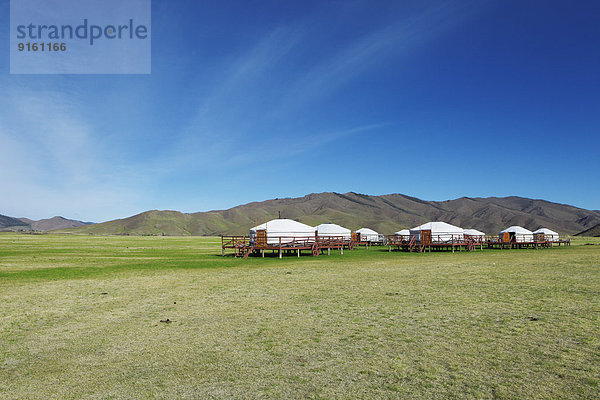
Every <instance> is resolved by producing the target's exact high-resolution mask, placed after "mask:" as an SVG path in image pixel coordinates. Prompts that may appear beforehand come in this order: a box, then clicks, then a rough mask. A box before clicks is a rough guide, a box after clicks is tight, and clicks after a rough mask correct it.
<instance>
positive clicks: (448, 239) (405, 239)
mask: <svg viewBox="0 0 600 400" xmlns="http://www.w3.org/2000/svg"><path fill="white" fill-rule="evenodd" d="M422 239H423V240H416V237H415V236H406V235H389V236H388V238H387V245H388V251H390V252H391V251H392V250H393V249H394V248H395V249H396V250H401V251H408V252H411V253H412V252H418V253H423V252H431V251H452V252H453V253H454V252H455V251H463V250H465V251H472V250H475V249H476V248H479V249H483V243H482V242H477V241H475V240H473V239H472V238H465V237H464V236H458V235H457V236H456V237H454V236H453V235H448V234H444V235H428V236H423V238H422Z"/></svg>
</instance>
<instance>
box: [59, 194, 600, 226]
mask: <svg viewBox="0 0 600 400" xmlns="http://www.w3.org/2000/svg"><path fill="white" fill-rule="evenodd" d="M279 212H281V216H282V217H283V218H291V219H295V220H298V221H300V222H304V223H306V224H309V225H318V224H320V223H325V222H333V223H337V224H340V225H342V226H346V227H348V228H350V229H353V230H354V229H358V228H360V227H369V228H372V229H375V230H376V231H378V232H380V233H384V234H389V233H393V232H395V231H397V230H399V229H402V228H411V227H413V226H416V225H419V224H422V223H424V222H428V221H435V220H440V221H445V222H448V223H451V224H454V225H458V226H461V227H464V228H475V229H478V230H481V231H484V232H487V233H489V234H496V233H497V232H499V231H500V230H501V229H503V228H506V227H508V226H510V225H521V226H524V227H526V228H528V229H531V230H535V229H538V228H540V227H547V228H550V229H553V230H555V231H557V232H560V233H561V234H575V233H578V232H581V231H583V230H585V229H589V228H591V227H593V226H595V225H597V224H600V211H595V210H586V209H582V208H577V207H574V206H571V205H568V204H559V203H553V202H550V201H547V200H543V199H529V198H525V197H519V196H508V197H460V198H458V199H454V200H444V201H426V200H421V199H418V198H416V197H411V196H408V195H404V194H400V193H392V194H385V195H379V196H375V195H366V194H361V193H355V192H348V193H335V192H323V193H311V194H308V195H306V196H303V197H288V198H276V199H272V200H264V201H255V202H250V203H247V204H242V205H238V206H235V207H232V208H229V209H225V210H212V211H205V212H195V213H182V212H179V211H174V210H165V211H161V210H149V211H145V212H143V213H140V214H136V215H133V216H131V217H128V218H123V219H117V220H113V221H107V222H103V223H100V224H94V225H88V226H79V227H76V228H72V229H62V230H60V231H61V232H69V233H82V234H101V235H102V234H112V235H220V234H247V232H248V229H249V228H250V227H252V226H255V225H258V224H260V223H263V222H265V221H268V220H270V219H273V218H277V216H278V214H279Z"/></svg>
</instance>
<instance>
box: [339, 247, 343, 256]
mask: <svg viewBox="0 0 600 400" xmlns="http://www.w3.org/2000/svg"><path fill="white" fill-rule="evenodd" d="M340 253H341V254H342V255H344V246H342V247H340Z"/></svg>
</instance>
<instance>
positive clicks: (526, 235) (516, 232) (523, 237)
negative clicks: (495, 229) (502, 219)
mask: <svg viewBox="0 0 600 400" xmlns="http://www.w3.org/2000/svg"><path fill="white" fill-rule="evenodd" d="M504 233H509V234H510V240H512V241H515V242H520V243H523V242H533V232H531V231H530V230H529V229H525V228H523V227H522V226H518V225H513V226H510V227H508V228H506V229H504V230H503V231H501V232H500V240H501V241H504V235H503V234H504Z"/></svg>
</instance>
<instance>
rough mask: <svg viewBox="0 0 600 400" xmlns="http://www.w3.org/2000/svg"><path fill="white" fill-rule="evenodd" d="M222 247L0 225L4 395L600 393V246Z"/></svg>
mask: <svg viewBox="0 0 600 400" xmlns="http://www.w3.org/2000/svg"><path fill="white" fill-rule="evenodd" d="M23 237H24V238H25V239H23V242H21V238H23ZM219 251H220V249H219V248H218V241H217V240H215V239H214V238H209V239H205V238H160V237H159V238H130V237H110V238H96V237H61V236H36V237H35V239H32V238H30V237H28V236H20V235H0V257H1V258H0V273H2V275H1V277H0V302H1V303H2V305H3V306H2V308H1V309H0V370H1V373H0V397H2V398H40V399H41V398H49V397H51V398H231V397H237V398H264V397H267V398H271V397H275V398H398V397H400V398H428V399H430V398H564V397H569V398H593V397H598V393H599V389H598V376H599V374H600V368H599V367H598V365H600V340H599V337H600V329H599V328H598V327H599V325H600V324H599V322H600V321H599V318H600V315H599V310H600V303H599V299H600V297H599V296H598V295H599V294H600V270H599V265H598V264H599V263H598V260H599V259H600V258H599V256H600V246H583V245H582V246H571V248H566V249H565V248H561V249H549V250H538V251H527V250H523V251H484V252H475V253H462V254H402V253H392V254H388V253H387V252H382V251H377V250H376V249H370V250H364V249H361V250H358V251H353V252H346V254H345V255H344V256H339V255H335V256H334V255H332V256H331V257H326V256H324V257H318V258H312V257H303V258H301V259H300V260H298V259H296V258H295V257H292V258H288V259H284V260H278V259H251V260H245V261H244V260H234V259H231V258H227V257H226V258H221V257H217V256H216V254H219ZM32 253H35V254H36V259H35V261H32V259H30V258H29V257H30V256H31V254H32ZM69 254H72V256H71V257H69ZM53 260H57V261H56V262H57V263H58V264H59V265H54V266H52V264H53V262H54V261H53ZM7 265H8V267H7ZM19 265H21V267H19ZM48 265H51V267H50V268H48ZM36 267H37V268H36ZM167 319H168V320H169V321H170V322H161V321H166V320H167Z"/></svg>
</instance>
